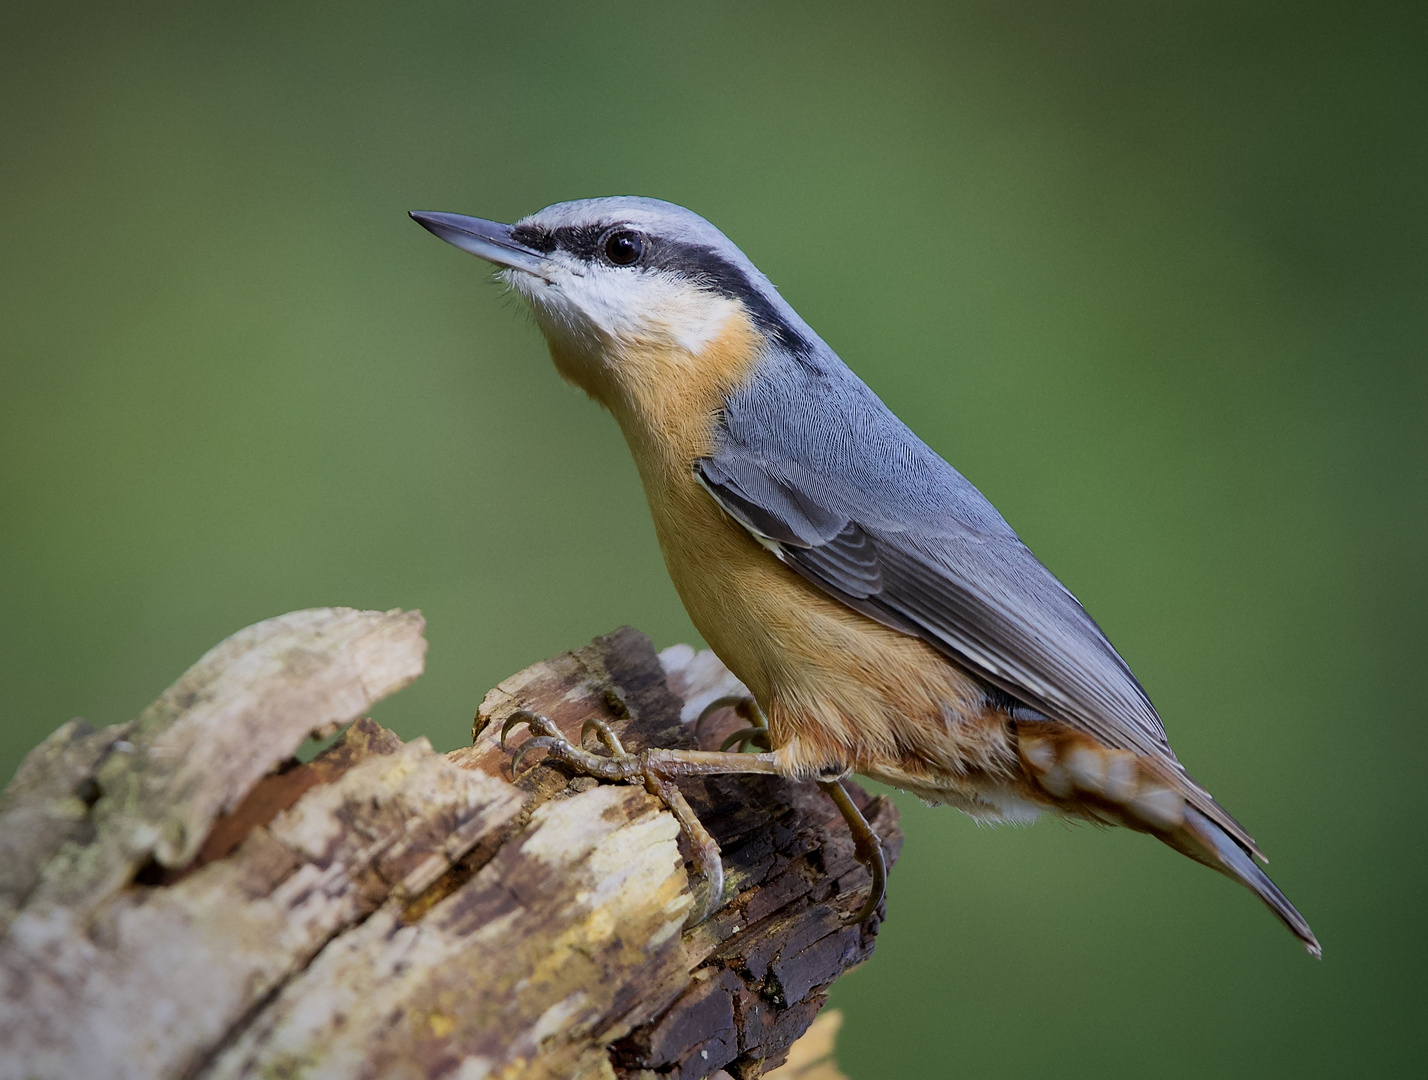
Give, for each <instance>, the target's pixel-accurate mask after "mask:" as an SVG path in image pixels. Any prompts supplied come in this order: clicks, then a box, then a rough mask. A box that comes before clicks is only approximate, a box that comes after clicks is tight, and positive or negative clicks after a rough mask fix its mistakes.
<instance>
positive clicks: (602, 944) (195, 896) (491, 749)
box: [0, 608, 901, 1080]
mask: <svg viewBox="0 0 1428 1080" xmlns="http://www.w3.org/2000/svg"><path fill="white" fill-rule="evenodd" d="M422 629H423V624H422V619H421V616H420V615H419V614H417V613H404V612H400V611H392V612H386V613H381V612H364V611H353V610H351V609H341V608H329V609H320V610H314V611H302V612H295V613H293V614H291V615H285V616H282V617H281V618H277V619H271V620H269V621H267V622H264V623H260V624H258V625H257V626H253V627H249V628H248V629H247V630H244V631H241V632H240V633H238V634H235V635H234V636H233V637H231V638H229V639H228V640H227V641H225V642H223V643H222V644H221V645H219V646H217V647H216V648H215V649H213V650H212V651H210V652H209V653H208V654H207V655H206V656H204V657H203V658H202V659H201V660H200V661H199V662H198V663H197V664H196V665H194V667H193V668H192V669H190V670H189V671H188V672H187V673H186V674H185V675H184V676H183V677H182V678H181V679H180V680H179V681H178V682H177V683H175V684H174V686H173V687H171V688H170V689H169V690H168V691H166V692H165V693H164V695H163V696H162V697H160V698H159V700H158V701H156V702H155V703H154V704H153V705H152V706H150V707H149V708H148V709H147V710H145V712H144V713H143V714H142V715H141V716H140V717H139V718H138V719H136V720H134V721H132V722H130V723H127V724H121V725H117V726H114V727H110V728H106V729H104V730H102V731H95V730H93V729H92V728H90V727H89V726H88V725H86V724H84V723H83V722H82V721H71V722H70V723H69V724H66V725H65V726H64V727H62V728H60V729H59V730H58V731H56V732H55V733H54V734H53V735H51V736H50V738H49V739H47V740H46V741H45V742H44V743H43V744H41V745H40V746H39V747H37V748H36V749H35V750H34V751H33V752H31V754H30V755H29V757H28V758H26V760H25V762H24V764H23V765H22V766H21V767H20V770H19V771H18V772H17V774H16V776H15V778H14V780H13V781H12V782H11V784H10V785H9V787H8V788H7V789H6V790H5V792H4V793H3V795H0V931H3V935H4V936H3V939H0V1078H3V1080H8V1078H11V1077H13V1078H15V1080H31V1078H56V1080H58V1078H71V1077H86V1078H94V1080H98V1078H108V1077H113V1078H134V1080H138V1078H151V1077H165V1078H167V1077H173V1078H182V1080H199V1078H203V1080H210V1078H212V1080H218V1078H239V1077H283V1078H298V1077H312V1078H317V1077H333V1078H338V1077H341V1078H347V1077H402V1078H406V1077H411V1078H418V1077H420V1078H434V1077H452V1078H458V1080H478V1078H482V1077H491V1078H495V1077H501V1078H514V1077H530V1078H552V1080H554V1078H567V1077H604V1078H615V1077H619V1078H636V1077H639V1078H647V1077H650V1078H652V1077H670V1078H679V1080H696V1078H700V1077H708V1076H715V1075H718V1076H730V1077H735V1078H739V1080H742V1078H746V1077H754V1076H760V1075H763V1074H764V1072H765V1070H769V1069H772V1068H774V1067H775V1066H777V1065H779V1064H780V1063H782V1062H783V1061H784V1059H785V1058H786V1057H788V1055H789V1050H790V1047H791V1046H792V1045H793V1044H794V1042H795V1040H797V1039H798V1038H799V1036H801V1035H802V1034H803V1033H804V1031H805V1030H806V1029H807V1028H808V1027H809V1025H810V1023H811V1022H812V1021H813V1019H814V1017H815V1015H816V1014H817V1013H818V1010H819V1008H820V1007H821V1006H822V1004H823V1002H824V999H825V994H826V991H827V988H828V986H829V984H830V983H832V982H833V980H835V979H836V978H837V977H838V976H839V975H841V974H842V973H843V972H845V971H847V970H848V969H849V968H851V967H853V966H855V965H856V964H858V963H860V962H862V961H863V960H865V959H867V957H868V956H869V955H870V953H871V951H872V948H873V937H874V935H875V934H876V932H877V919H876V918H874V919H872V920H869V922H868V923H867V924H864V925H863V926H852V927H849V926H844V925H843V924H842V918H843V916H844V915H845V914H847V913H849V912H852V911H856V910H857V908H858V906H859V905H860V904H861V902H862V899H863V897H864V895H865V894H866V889H867V887H868V875H867V873H866V872H865V871H864V870H863V868H862V867H861V866H859V865H858V863H857V862H856V861H855V860H854V858H853V845H852V841H851V839H850V838H849V836H848V833H847V830H846V827H845V826H844V825H843V823H842V821H841V819H840V818H839V816H838V814H837V811H836V809H835V808H834V807H833V805H832V803H831V802H829V801H828V800H827V799H826V798H825V797H824V796H823V795H822V794H821V793H820V792H819V791H818V789H817V788H816V787H815V786H814V785H812V784H811V783H809V784H801V783H795V782H791V781H785V780H780V779H777V778H768V777H762V778H759V777H753V778H751V777H745V778H715V779H710V780H688V781H682V782H681V786H682V788H683V790H684V791H685V794H686V795H687V796H688V798H689V801H690V803H691V804H692V805H693V806H694V808H695V810H696V811H697V812H698V814H699V816H700V818H701V819H702V820H703V822H704V823H705V825H706V826H707V827H708V828H709V829H710V831H711V832H712V833H713V834H714V836H715V837H716V838H717V839H718V841H719V844H720V846H721V848H722V849H723V852H724V860H725V868H726V874H727V877H726V886H725V902H724V904H723V906H722V907H721V908H720V910H719V911H718V912H716V913H715V915H714V916H713V917H712V918H710V919H709V920H708V921H706V922H705V923H703V924H702V925H700V926H697V927H694V928H692V929H689V930H686V929H685V928H684V922H685V919H686V916H687V915H688V912H689V908H690V905H691V893H690V882H689V878H688V872H687V867H686V859H685V855H686V854H687V852H686V847H685V842H684V840H683V838H682V837H681V835H680V832H679V828H678V825H677V823H676V822H675V819H674V817H673V816H672V815H671V814H670V813H669V812H668V811H667V810H665V809H664V807H663V806H662V805H661V804H660V803H659V802H658V800H656V799H655V798H653V797H652V796H650V795H649V794H647V793H646V792H645V790H644V789H643V788H642V787H639V786H635V785H611V784H597V783H596V782H595V781H593V780H591V779H589V778H588V777H572V776H571V775H570V774H569V773H568V772H566V771H562V770H561V769H559V768H557V767H554V766H546V765H543V764H539V763H537V755H532V756H531V758H530V759H529V762H530V763H531V764H532V765H534V767H533V768H531V769H530V770H529V771H528V772H526V773H524V774H523V775H522V776H521V778H520V779H519V781H518V782H516V783H512V782H511V773H510V757H509V754H508V753H507V752H506V751H504V750H502V749H501V748H500V747H499V745H498V735H499V730H500V726H501V722H502V721H503V720H504V719H505V718H506V717H508V716H509V715H510V714H511V713H512V712H513V711H515V710H516V709H523V708H524V709H531V710H534V711H537V712H541V713H544V714H545V715H547V716H549V717H550V718H551V719H552V720H553V721H554V722H555V723H556V724H557V725H558V726H559V727H560V728H561V730H562V731H564V732H565V733H566V735H567V736H568V737H569V738H570V739H571V740H572V741H578V740H579V737H580V730H581V724H582V723H583V721H584V720H585V719H586V718H587V717H591V716H598V717H600V718H602V719H604V720H606V721H607V722H609V723H610V724H611V725H612V726H613V727H614V729H615V730H616V732H617V733H618V734H619V735H620V737H621V739H622V740H624V742H625V745H626V746H627V747H628V748H630V749H635V750H638V749H640V748H643V747H646V746H666V747H677V746H690V747H692V746H696V745H700V744H701V743H702V745H704V746H706V747H707V746H717V745H718V742H719V741H720V740H721V739H722V738H723V736H724V735H725V734H727V733H728V732H729V731H731V730H733V729H734V728H735V727H737V726H741V725H742V721H740V720H738V718H737V717H735V716H733V714H732V712H730V711H726V712H725V713H722V714H715V715H714V716H713V717H711V720H710V722H709V723H708V724H706V725H705V727H706V730H704V731H702V732H701V733H700V739H699V740H698V741H696V739H695V735H694V731H693V727H692V724H691V720H692V719H693V717H695V716H697V715H698V713H699V711H700V710H701V709H702V708H703V706H704V705H705V704H707V703H708V702H710V701H712V700H714V699H715V698H717V697H720V696H723V695H725V694H729V693H733V692H737V691H738V690H739V687H738V684H737V682H735V681H734V679H733V677H732V676H731V675H730V674H729V673H728V672H727V671H726V670H725V669H724V668H723V666H722V665H721V664H719V662H718V660H717V659H716V658H714V657H713V656H712V654H710V653H707V652H705V653H696V652H695V651H694V650H692V649H690V648H688V647H687V646H675V647H673V648H671V649H667V650H665V652H664V653H663V654H660V655H656V653H655V652H654V650H653V648H652V647H651V646H650V643H649V640H648V639H647V638H645V637H644V636H643V635H641V634H639V633H637V632H635V631H633V630H630V629H623V630H620V631H617V632H616V633H614V634H611V635H609V636H608V637H604V638H599V639H597V640H596V641H595V642H593V643H592V644H591V645H589V646H587V647H585V648H583V649H578V650H576V651H574V652H571V653H565V654H563V655H561V656H557V657H555V658H553V659H551V660H547V661H545V662H543V663H540V664H537V665H535V666H534V667H532V668H529V669H527V670H526V671H523V672H521V673H520V674H518V675H515V676H513V677H511V678H510V679H508V680H506V681H505V682H503V683H502V684H501V685H500V686H499V687H497V688H496V689H495V690H493V691H491V693H490V694H489V695H487V698H486V700H485V702H484V703H483V704H482V706H481V710H480V713H479V715H478V717H477V721H476V731H475V738H474V741H473V745H472V746H470V747H467V748H464V749H461V750H456V751H453V752H452V753H450V754H445V755H443V754H439V753H437V752H435V751H434V750H433V749H432V747H431V746H430V744H429V743H428V742H427V741H426V740H425V739H424V738H419V739H416V740H414V741H412V742H410V743H403V742H402V741H401V740H400V739H398V738H397V737H396V736H395V735H394V734H392V733H391V732H389V731H386V730H384V729H382V728H381V727H379V726H378V725H376V724H374V723H373V722H372V721H370V720H365V719H360V718H361V717H362V716H363V715H364V714H365V713H366V711H367V710H368V709H369V708H370V707H371V705H372V704H373V703H374V702H376V701H377V700H379V699H380V698H382V697H384V696H386V695H387V694H390V693H392V692H393V691H395V690H398V689H400V688H401V687H402V686H404V685H406V684H407V683H409V682H410V681H411V680H412V679H414V678H416V676H417V675H418V674H420V672H421V667H422V660H423V656H424V653H425V648H426V644H425V641H424V640H423V638H422ZM354 721H355V722H354ZM349 724H350V726H349V727H347V730H346V732H345V733H344V734H343V736H342V737H341V738H340V739H339V740H338V742H336V743H335V744H334V745H333V746H331V747H330V748H329V749H327V750H326V751H325V752H324V753H322V754H321V755H319V756H318V757H316V758H315V759H314V760H313V761H311V762H309V763H307V764H301V763H299V762H298V761H297V760H296V759H295V758H293V756H292V755H293V753H294V752H295V751H296V750H297V749H298V748H299V746H301V744H302V743H303V742H304V741H305V740H306V739H307V738H308V736H309V735H310V734H318V735H321V734H324V733H327V732H331V731H333V730H335V729H336V728H337V727H340V726H342V725H349ZM521 737H523V736H517V737H516V738H517V741H519V738H521ZM538 753H539V752H537V754H538ZM857 801H858V802H859V805H860V806H861V807H862V808H863V810H864V813H865V814H866V816H867V817H868V819H869V820H870V821H871V823H872V824H873V826H874V828H875V829H876V830H877V831H878V833H879V835H881V836H882V838H883V842H884V844H885V845H886V847H887V849H888V855H889V860H890V861H891V859H892V858H893V857H895V856H896V854H897V850H898V847H899V845H900V843H901V834H900V833H899V831H898V826H897V819H896V813H895V811H894V810H893V808H892V806H891V804H889V803H888V802H887V801H886V800H884V799H881V798H872V799H869V798H867V797H865V796H863V795H862V794H861V793H859V795H858V800H857ZM830 1024H832V1020H831V1018H829V1020H828V1022H827V1023H825V1024H824V1025H823V1026H822V1030H821V1031H818V1032H814V1033H812V1034H811V1035H810V1041H809V1042H808V1043H804V1044H800V1046H799V1051H800V1053H801V1056H800V1053H796V1054H795V1055H794V1060H793V1061H791V1062H790V1065H789V1066H788V1075H795V1072H794V1071H793V1070H797V1072H796V1075H800V1076H809V1077H812V1076H815V1075H816V1076H829V1077H833V1076H837V1075H838V1074H837V1072H836V1068H835V1067H834V1066H833V1065H832V1064H831V1062H829V1061H827V1060H825V1059H827V1057H828V1052H829V1051H830V1050H831V1035H829V1033H828V1032H829V1030H830ZM814 1044H816V1046H815V1045H814ZM810 1055H812V1056H810ZM815 1058H816V1059H818V1062H819V1063H818V1064H816V1065H812V1066H811V1068H812V1069H813V1070H814V1071H805V1065H806V1064H807V1063H808V1062H812V1061H814V1059H815ZM779 1075H780V1076H783V1075H785V1071H783V1070H781V1071H780V1073H779Z"/></svg>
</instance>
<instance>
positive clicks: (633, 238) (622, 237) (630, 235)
mask: <svg viewBox="0 0 1428 1080" xmlns="http://www.w3.org/2000/svg"><path fill="white" fill-rule="evenodd" d="M604 247H605V258H607V259H609V260H610V261H611V262H612V263H614V264H615V265H616V266H634V265H635V263H637V262H639V261H640V256H642V255H643V254H644V253H645V241H644V237H642V236H641V235H640V234H639V233H637V232H630V231H629V230H628V229H619V230H616V231H615V232H612V233H611V234H610V235H609V236H607V237H605V245H604Z"/></svg>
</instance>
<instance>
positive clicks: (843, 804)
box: [694, 696, 888, 926]
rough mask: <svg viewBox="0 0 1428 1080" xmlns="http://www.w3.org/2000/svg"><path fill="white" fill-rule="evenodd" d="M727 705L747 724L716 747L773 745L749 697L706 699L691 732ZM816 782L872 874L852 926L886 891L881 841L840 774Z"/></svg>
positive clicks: (867, 914) (850, 921) (759, 711)
mask: <svg viewBox="0 0 1428 1080" xmlns="http://www.w3.org/2000/svg"><path fill="white" fill-rule="evenodd" d="M727 708H732V709H733V710H734V711H735V712H736V713H738V714H739V716H741V717H742V718H743V719H744V720H746V721H747V722H748V724H749V726H748V727H743V728H740V729H739V730H738V731H735V732H733V733H732V734H730V735H729V736H727V737H726V738H725V739H724V741H723V743H722V744H720V746H719V749H720V750H728V749H729V748H730V747H731V746H737V747H738V749H739V751H741V752H742V751H743V750H744V749H745V748H746V747H748V746H756V747H758V748H759V749H760V750H762V751H765V752H767V751H769V750H772V749H773V745H772V742H771V740H770V736H769V723H768V720H767V719H766V718H765V717H764V713H763V710H762V709H760V708H759V705H758V702H756V701H755V700H754V699H753V698H751V697H738V696H736V697H721V698H719V699H718V700H716V701H712V702H710V703H709V704H708V705H706V706H705V707H704V710H703V711H702V712H701V713H700V714H699V719H698V720H696V721H694V732H695V734H696V735H697V734H698V733H699V729H700V728H701V727H702V726H703V725H704V722H705V721H706V720H707V719H708V718H709V717H710V716H711V715H712V714H713V713H715V712H717V711H718V710H720V709H727ZM818 786H819V787H820V788H821V789H822V790H823V792H824V794H826V795H827V796H828V797H829V798H830V799H832V800H833V805H834V806H836V807H838V812H839V813H840V814H842V815H843V820H844V821H846V822H847V823H848V831H849V832H850V833H852V835H853V857H854V858H856V859H857V860H858V862H860V863H862V864H863V866H865V867H867V870H868V875H869V876H870V877H871V878H872V884H871V887H870V888H869V890H868V898H867V900H865V901H864V902H863V906H862V909H861V910H860V911H859V912H858V913H857V914H856V915H854V916H852V917H851V918H848V919H845V920H844V924H845V925H848V926H853V925H856V924H859V923H863V922H866V921H867V920H868V918H869V917H871V916H872V914H873V912H875V911H877V909H878V905H879V904H881V903H882V901H883V897H884V896H885V895H886V894H887V883H888V867H887V859H886V858H885V857H884V855H883V844H882V841H881V840H880V839H878V834H877V833H876V832H874V831H873V827H872V826H871V825H870V824H868V819H867V818H865V817H864V816H863V812H862V811H861V810H859V809H858V807H857V804H855V803H854V802H853V799H852V796H850V795H849V794H848V789H847V788H845V787H844V786H843V778H842V777H836V778H830V779H828V780H819V781H818Z"/></svg>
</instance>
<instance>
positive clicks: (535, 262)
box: [410, 210, 549, 277]
mask: <svg viewBox="0 0 1428 1080" xmlns="http://www.w3.org/2000/svg"><path fill="white" fill-rule="evenodd" d="M410 216H411V219H412V220H413V221H415V222H416V223H417V224H418V225H420V226H421V227H422V228H424V229H426V230H427V231H428V232H430V233H432V234H434V235H436V236H439V237H441V239H443V240H445V241H446V242H447V243H448V244H451V245H453V246H454V247H459V248H460V249H461V250H462V251H467V252H470V253H471V254H472V255H475V256H477V257H479V258H482V259H485V260H486V261H487V262H491V263H495V264H496V265H497V266H502V267H507V268H509V269H512V270H524V271H525V272H526V273H528V274H535V275H537V276H539V277H546V276H547V273H548V270H547V265H546V264H547V262H548V261H549V260H548V259H547V257H546V256H545V255H544V254H543V253H542V252H539V251H537V250H535V248H531V247H527V246H526V245H525V244H522V243H520V242H519V241H517V240H514V239H512V237H511V226H509V225H503V224H501V223H500V222H499V221H487V220H486V219H485V218H475V217H466V216H465V215H464V214H441V213H435V212H432V211H427V210H412V211H411V212H410Z"/></svg>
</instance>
